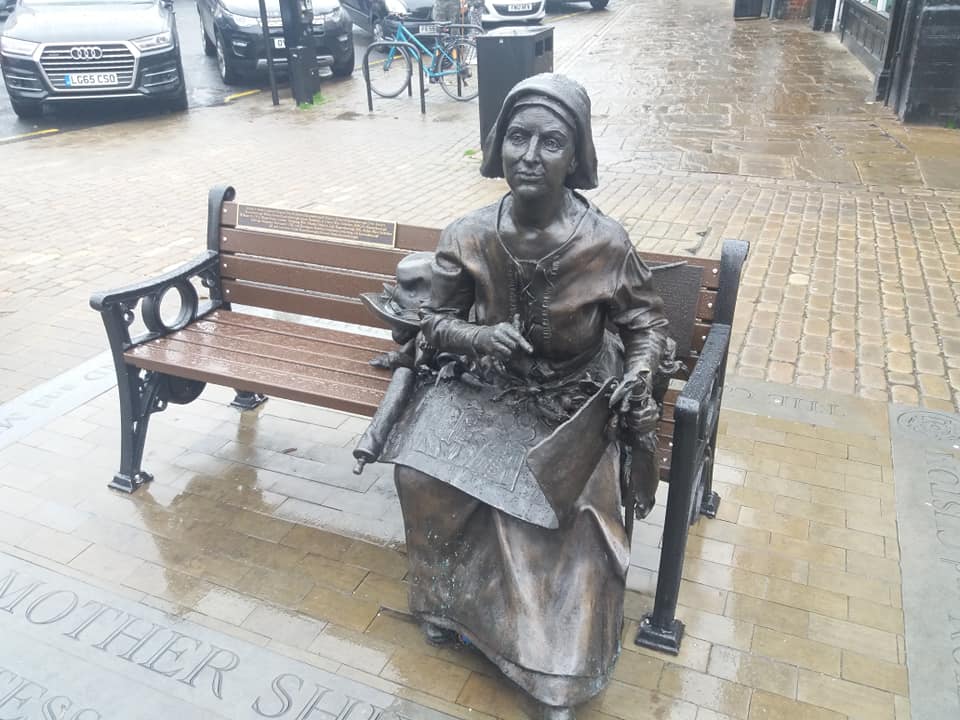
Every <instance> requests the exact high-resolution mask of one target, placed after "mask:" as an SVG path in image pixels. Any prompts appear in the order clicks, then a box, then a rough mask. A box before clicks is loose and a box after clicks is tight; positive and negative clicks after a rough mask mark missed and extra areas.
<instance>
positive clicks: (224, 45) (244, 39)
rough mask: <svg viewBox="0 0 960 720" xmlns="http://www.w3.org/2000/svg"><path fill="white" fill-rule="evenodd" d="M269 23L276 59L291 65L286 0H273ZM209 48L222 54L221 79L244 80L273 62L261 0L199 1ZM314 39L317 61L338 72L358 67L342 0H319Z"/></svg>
mask: <svg viewBox="0 0 960 720" xmlns="http://www.w3.org/2000/svg"><path fill="white" fill-rule="evenodd" d="M266 7H267V26H268V27H269V29H270V42H271V43H272V44H273V48H272V54H273V60H274V63H276V64H278V65H280V66H281V67H283V66H285V65H286V62H287V53H286V48H285V47H284V37H283V22H282V20H281V18H280V1H279V0H267V2H266ZM197 12H199V13H200V33H201V38H200V41H201V43H202V44H203V51H204V52H205V53H206V54H207V55H208V56H210V57H214V56H216V58H217V69H218V70H219V71H220V78H221V79H222V80H223V82H225V83H226V84H228V85H233V84H236V83H238V82H242V81H243V80H244V79H246V78H249V77H251V76H252V75H254V74H255V73H256V72H257V71H258V70H262V69H263V68H264V67H265V66H266V63H267V53H266V49H265V45H264V42H263V30H262V28H261V26H260V3H259V2H258V0H197ZM313 39H314V44H315V45H316V49H317V61H318V63H319V65H320V67H321V68H329V69H330V72H331V73H332V74H333V75H334V76H335V77H346V76H348V75H350V74H351V73H352V72H353V65H354V62H355V58H354V51H353V23H352V22H351V21H350V17H349V16H348V15H347V14H346V13H345V12H344V11H343V9H342V8H341V7H340V2H339V0H313Z"/></svg>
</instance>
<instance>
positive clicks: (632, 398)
mask: <svg viewBox="0 0 960 720" xmlns="http://www.w3.org/2000/svg"><path fill="white" fill-rule="evenodd" d="M610 409H611V410H612V411H613V412H615V413H616V414H617V415H619V416H620V418H621V419H622V421H623V422H624V423H625V424H626V426H627V429H628V430H629V431H630V432H631V433H633V434H640V433H645V432H650V431H651V430H655V429H656V427H657V422H658V421H659V419H660V408H659V406H658V405H657V403H656V402H655V401H654V399H653V398H652V397H651V396H650V383H649V381H648V378H647V373H645V372H637V371H632V372H627V373H626V374H625V375H624V377H623V380H621V381H620V384H619V385H617V387H616V389H615V390H614V391H613V394H612V395H611V396H610Z"/></svg>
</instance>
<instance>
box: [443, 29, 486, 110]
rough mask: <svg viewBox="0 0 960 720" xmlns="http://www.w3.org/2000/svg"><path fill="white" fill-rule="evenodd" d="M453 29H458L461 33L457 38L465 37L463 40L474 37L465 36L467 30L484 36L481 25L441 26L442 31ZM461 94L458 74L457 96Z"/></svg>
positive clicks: (461, 89) (461, 88)
mask: <svg viewBox="0 0 960 720" xmlns="http://www.w3.org/2000/svg"><path fill="white" fill-rule="evenodd" d="M454 28H457V29H459V30H460V31H461V32H460V33H459V36H460V37H465V38H472V37H474V36H472V35H468V34H467V32H466V31H467V30H468V29H472V30H477V31H479V32H478V34H479V35H483V34H484V30H483V26H482V25H475V24H473V23H450V24H449V25H444V26H443V30H444V31H448V30H453V29H454ZM450 34H451V35H453V33H450ZM462 94H463V85H462V84H461V83H460V75H459V73H458V74H457V95H462Z"/></svg>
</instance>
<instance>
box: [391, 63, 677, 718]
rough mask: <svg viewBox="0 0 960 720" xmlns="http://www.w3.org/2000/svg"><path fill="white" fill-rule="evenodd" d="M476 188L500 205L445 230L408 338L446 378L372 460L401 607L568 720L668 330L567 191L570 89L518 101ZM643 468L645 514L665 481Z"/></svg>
mask: <svg viewBox="0 0 960 720" xmlns="http://www.w3.org/2000/svg"><path fill="white" fill-rule="evenodd" d="M482 173H483V174H484V175H485V176H487V177H505V178H506V181H507V184H508V185H509V187H510V192H509V193H508V194H507V195H506V196H504V197H503V198H502V199H501V200H500V201H499V202H497V203H495V204H493V205H490V206H488V207H485V208H482V209H480V210H477V211H475V212H472V213H470V214H468V215H466V216H465V217H462V218H460V219H459V220H457V221H455V222H454V223H452V224H451V225H450V226H448V227H447V228H446V229H445V230H444V232H443V235H442V238H441V240H440V244H439V247H438V248H437V252H436V255H435V259H434V262H433V266H432V281H431V282H432V289H431V298H430V301H429V302H428V303H427V304H426V305H425V306H424V307H423V308H422V310H421V324H420V330H421V339H420V343H421V346H422V347H425V348H429V352H430V353H432V357H433V358H440V360H439V361H436V360H435V361H434V368H435V372H434V374H433V375H432V376H430V377H429V378H427V379H426V380H423V379H421V381H420V390H419V391H418V392H417V394H415V395H414V397H413V399H412V400H411V402H410V406H409V408H408V411H407V413H406V415H405V418H404V419H402V420H401V421H400V422H399V424H398V426H397V428H395V431H394V433H393V434H392V436H391V440H390V442H389V443H388V449H387V451H386V452H385V453H384V458H383V459H385V460H386V461H389V462H394V463H396V467H395V479H396V485H397V490H398V493H399V497H400V503H401V505H402V508H403V518H404V523H405V527H406V546H407V554H408V557H409V562H410V580H411V586H410V608H411V610H412V612H413V613H415V614H416V615H417V616H418V617H419V618H420V619H421V620H422V621H423V622H424V625H425V629H426V632H427V637H428V639H429V640H431V641H432V642H443V641H445V640H449V639H454V638H456V637H457V636H460V637H463V638H466V639H467V640H468V641H469V642H470V643H472V644H473V645H475V646H476V647H477V648H479V650H480V651H482V652H483V653H484V654H485V655H486V656H487V657H489V658H490V659H491V660H492V661H493V662H494V663H496V665H497V666H498V667H499V668H500V669H501V670H502V671H503V673H504V674H505V675H506V676H507V677H508V678H510V679H511V680H512V681H513V682H515V683H516V684H517V685H519V686H520V687H521V688H523V689H524V690H525V691H526V692H527V693H529V694H530V695H531V696H532V697H533V698H535V699H536V700H537V701H539V703H540V704H541V708H542V712H543V715H544V717H547V718H572V717H573V707H574V706H576V705H579V704H580V703H583V702H585V701H586V700H588V699H590V698H591V697H593V696H594V695H596V694H597V693H598V692H599V691H600V690H601V689H603V687H604V686H605V685H606V683H607V681H608V680H609V678H610V674H611V672H612V670H613V665H614V663H615V662H616V659H617V657H618V655H619V652H620V635H621V631H622V625H623V597H624V589H625V579H626V573H627V568H628V565H629V560H630V538H629V537H628V536H627V532H626V530H625V523H624V518H623V515H622V506H621V501H622V492H624V491H623V487H622V482H621V477H620V474H621V453H620V446H621V444H622V443H626V444H628V445H629V444H630V443H632V442H633V439H634V438H639V437H649V436H650V434H651V431H653V430H654V429H655V427H656V422H657V418H658V407H657V404H656V402H655V401H653V400H651V399H650V392H651V387H652V384H653V380H654V378H653V375H654V374H655V373H656V372H657V370H658V368H659V367H660V363H661V360H662V359H663V356H664V355H665V354H668V352H669V351H668V340H667V327H666V326H667V321H666V318H665V317H664V314H663V310H662V302H661V300H660V298H659V297H658V296H657V295H656V293H655V292H654V291H653V289H652V285H651V274H650V271H649V269H648V268H647V267H646V266H645V265H644V263H643V262H642V261H641V260H640V258H639V257H638V255H637V253H636V251H635V250H634V248H633V246H632V245H631V243H630V240H629V238H628V236H627V233H626V232H625V231H624V229H623V228H622V227H621V226H620V225H619V224H618V223H617V222H615V221H613V220H611V219H610V218H608V217H606V216H604V215H603V214H602V213H601V212H600V211H599V210H597V209H596V208H595V207H593V206H592V205H591V204H590V202H588V201H587V200H586V199H584V198H583V197H582V196H581V195H580V194H579V193H577V192H576V190H577V189H589V188H593V187H596V185H597V160H596V154H595V151H594V145H593V139H592V135H591V128H590V100H589V98H588V96H587V93H586V91H585V90H584V89H583V88H582V87H581V86H580V85H578V84H577V83H575V82H573V81H572V80H570V79H568V78H565V77H563V76H560V75H554V74H543V75H537V76H535V77H532V78H529V79H527V80H524V81H522V82H521V83H519V84H518V85H517V86H516V87H515V88H514V89H513V90H512V91H511V92H510V94H509V95H508V96H507V98H506V100H505V101H504V105H503V108H502V110H501V113H500V116H499V118H498V119H497V122H496V125H495V126H494V127H493V129H492V130H491V132H490V135H489V137H488V138H487V142H486V147H485V152H484V161H483V166H482ZM441 367H442V368H443V370H440V371H439V372H437V371H436V369H437V368H441ZM451 368H452V369H451ZM613 385H616V386H617V389H616V390H614V391H613V392H612V394H611V388H612V386H613ZM598 398H599V402H602V407H600V411H601V412H600V413H599V414H597V412H596V410H595V408H596V407H597V403H598ZM588 405H590V407H591V408H593V409H591V410H590V414H586V413H587V406H588ZM611 417H612V418H614V421H616V419H617V418H619V419H620V422H621V427H620V429H619V431H618V432H616V433H611V432H609V430H610V422H609V420H610V418H611ZM591 418H592V419H591ZM584 422H587V423H588V425H589V427H588V426H587V425H583V423H584ZM571 423H574V424H576V423H580V424H579V425H575V430H576V432H575V433H573V434H571V433H570V432H569V430H567V431H566V433H567V434H566V435H564V438H563V443H562V446H560V447H557V445H558V443H557V433H559V432H562V431H564V428H566V427H567V426H568V425H569V424H571ZM571 437H572V438H573V439H575V440H576V442H575V443H571V442H570V438H571ZM551 442H552V445H551ZM545 447H549V448H552V449H551V450H550V452H546V453H544V448H545ZM551 452H552V453H553V454H552V455H551V454H550V453H551ZM534 454H536V458H537V462H536V463H533V462H532V458H533V456H534ZM544 458H547V459H546V460H544ZM551 458H552V459H551ZM585 458H586V459H587V460H585ZM585 462H588V464H587V465H585V464H584V463H585ZM531 468H532V469H531ZM640 470H641V472H645V473H646V474H645V476H644V477H643V478H642V479H641V482H640V483H639V487H638V488H637V492H638V498H637V502H638V513H639V514H641V515H643V514H645V513H646V512H648V511H649V509H650V507H651V506H652V504H653V491H654V489H655V488H656V484H657V478H656V468H655V467H651V466H650V465H647V466H641V467H640ZM531 478H532V479H531Z"/></svg>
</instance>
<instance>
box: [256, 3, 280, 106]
mask: <svg viewBox="0 0 960 720" xmlns="http://www.w3.org/2000/svg"><path fill="white" fill-rule="evenodd" d="M260 27H261V28H262V30H263V49H264V50H265V51H266V53H267V74H268V75H270V94H271V95H272V96H273V104H274V105H279V104H280V95H279V93H278V92H277V76H276V74H275V73H274V71H273V43H272V42H271V39H270V23H269V22H268V20H267V4H266V0H260Z"/></svg>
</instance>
